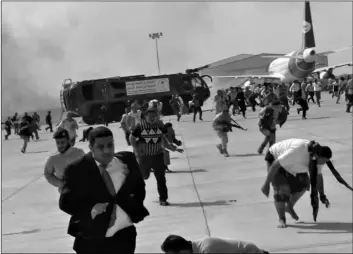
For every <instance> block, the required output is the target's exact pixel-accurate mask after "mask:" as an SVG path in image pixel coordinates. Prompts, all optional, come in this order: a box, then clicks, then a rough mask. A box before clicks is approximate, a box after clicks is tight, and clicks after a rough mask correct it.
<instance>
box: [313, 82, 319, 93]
mask: <svg viewBox="0 0 353 254" xmlns="http://www.w3.org/2000/svg"><path fill="white" fill-rule="evenodd" d="M313 85H314V91H315V92H320V91H321V84H320V82H317V83H315V82H314V83H313Z"/></svg>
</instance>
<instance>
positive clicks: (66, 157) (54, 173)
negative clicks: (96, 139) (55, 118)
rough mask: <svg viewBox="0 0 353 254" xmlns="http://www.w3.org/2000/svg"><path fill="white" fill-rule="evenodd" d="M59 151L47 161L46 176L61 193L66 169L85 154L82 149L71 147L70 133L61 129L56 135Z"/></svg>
mask: <svg viewBox="0 0 353 254" xmlns="http://www.w3.org/2000/svg"><path fill="white" fill-rule="evenodd" d="M53 138H54V139H55V143H56V147H57V149H58V151H57V152H56V153H54V154H52V155H50V157H49V158H48V159H47V161H46V163H45V166H44V176H45V179H47V181H48V183H50V184H51V185H53V186H54V187H57V188H58V190H59V192H61V188H62V187H63V186H64V180H63V179H64V173H65V169H66V168H67V166H68V165H70V164H71V163H72V162H74V161H76V160H78V159H80V158H82V157H83V156H84V155H85V152H84V151H83V150H82V149H81V148H76V147H71V145H70V137H69V133H68V131H67V130H65V129H59V130H57V131H56V132H55V133H54V136H53Z"/></svg>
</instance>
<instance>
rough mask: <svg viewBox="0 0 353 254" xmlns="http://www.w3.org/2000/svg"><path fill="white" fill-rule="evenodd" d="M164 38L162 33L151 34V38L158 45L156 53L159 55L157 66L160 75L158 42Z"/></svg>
mask: <svg viewBox="0 0 353 254" xmlns="http://www.w3.org/2000/svg"><path fill="white" fill-rule="evenodd" d="M162 36H163V34H162V33H151V34H149V37H150V38H151V39H152V40H154V41H155V43H156V53H157V66H158V75H161V68H160V65H159V53H158V40H159V39H160V38H161V37H162Z"/></svg>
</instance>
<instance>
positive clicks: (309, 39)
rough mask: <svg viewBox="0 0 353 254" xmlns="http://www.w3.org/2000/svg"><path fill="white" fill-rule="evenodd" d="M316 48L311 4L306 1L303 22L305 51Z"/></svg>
mask: <svg viewBox="0 0 353 254" xmlns="http://www.w3.org/2000/svg"><path fill="white" fill-rule="evenodd" d="M314 47H315V36H314V27H313V21H312V19H311V10H310V2H309V1H305V7H304V21H303V49H306V48H314Z"/></svg>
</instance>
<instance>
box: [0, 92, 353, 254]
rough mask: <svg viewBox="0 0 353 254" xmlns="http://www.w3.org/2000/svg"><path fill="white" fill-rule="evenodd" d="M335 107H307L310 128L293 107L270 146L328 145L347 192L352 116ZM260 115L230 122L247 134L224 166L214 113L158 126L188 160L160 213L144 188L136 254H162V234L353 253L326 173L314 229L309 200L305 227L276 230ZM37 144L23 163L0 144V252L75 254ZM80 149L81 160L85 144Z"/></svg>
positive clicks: (152, 191)
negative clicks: (286, 142)
mask: <svg viewBox="0 0 353 254" xmlns="http://www.w3.org/2000/svg"><path fill="white" fill-rule="evenodd" d="M341 103H342V104H339V105H337V104H335V101H334V100H332V99H331V96H329V95H328V94H324V95H323V102H322V106H321V108H318V107H317V105H313V104H310V105H309V107H310V111H309V112H308V116H307V118H308V119H307V120H301V116H299V115H297V113H296V110H295V108H292V109H291V111H290V117H289V120H288V121H287V123H286V124H285V125H284V126H283V127H282V128H281V129H279V130H278V134H277V140H283V139H287V138H293V137H295V138H307V139H314V140H316V141H318V142H320V143H322V144H325V145H329V146H330V147H331V148H332V150H333V163H334V165H335V166H336V168H337V169H338V171H339V172H340V174H341V175H342V176H343V178H344V179H345V180H346V181H347V182H348V183H349V184H350V185H352V115H351V114H347V113H345V112H344V111H345V105H344V104H343V102H341ZM258 112H259V109H258V110H257V112H256V113H253V112H250V111H248V119H245V120H244V119H242V117H241V116H237V117H236V119H239V120H238V122H239V123H240V124H241V125H242V126H244V127H247V128H248V129H249V130H248V131H247V132H244V131H241V130H237V129H236V130H234V132H233V133H230V135H229V136H230V144H229V153H230V157H228V158H225V157H223V156H222V155H220V154H219V153H218V151H217V149H216V147H215V145H216V144H217V143H218V139H217V137H216V135H215V133H214V132H213V130H212V128H211V121H212V119H213V117H214V113H211V112H205V113H204V117H203V119H204V121H203V122H196V123H193V122H192V121H191V115H189V116H183V117H182V120H181V121H180V122H176V119H175V117H165V118H164V121H165V122H166V121H167V120H170V119H171V121H172V122H173V124H174V128H175V130H176V133H177V135H178V138H179V139H181V140H182V141H183V143H184V144H183V146H184V148H185V153H184V154H179V153H171V158H172V160H171V161H172V165H171V166H170V169H171V170H173V171H174V173H170V174H167V184H168V188H169V196H170V198H169V201H170V203H171V206H169V207H161V206H159V204H158V202H157V201H158V195H157V190H156V188H157V187H156V181H155V179H154V176H153V175H151V178H150V179H149V180H147V187H146V188H147V197H146V200H145V205H146V207H147V208H148V209H149V211H150V213H151V215H150V216H149V217H147V218H146V219H145V221H143V222H142V223H140V224H138V225H137V232H138V237H137V248H136V253H139V252H145V253H146V252H154V253H156V252H161V249H160V245H161V243H162V241H163V240H164V238H165V237H166V236H167V235H168V234H180V235H182V236H184V237H186V238H190V239H191V240H193V239H197V238H201V237H203V236H207V235H211V236H217V237H227V238H236V239H240V240H249V241H253V242H255V243H256V244H257V245H258V246H259V247H261V248H263V249H265V250H268V251H270V252H273V253H276V252H278V253H280V252H281V253H285V252H287V253H294V252H296V253H298V252H311V253H319V252H320V253H323V252H330V253H343V252H346V253H351V252H352V192H351V191H350V190H348V189H346V187H344V186H343V185H341V184H339V183H338V182H337V181H336V179H335V178H334V177H333V175H332V174H331V172H330V171H329V169H328V168H327V167H325V169H324V181H325V190H326V194H327V197H328V199H329V200H330V202H331V207H330V208H329V209H326V208H325V207H323V206H322V205H321V204H320V213H319V217H318V222H317V223H314V222H313V219H312V209H311V206H310V198H309V194H308V193H306V194H305V196H304V197H303V199H302V200H301V201H299V203H298V204H297V206H296V211H297V212H298V214H299V216H300V218H301V220H303V221H304V224H298V225H295V224H294V223H293V221H292V220H291V219H288V224H289V227H288V228H286V229H277V228H276V224H277V216H276V212H275V209H274V206H273V201H272V200H273V198H272V190H271V194H270V195H271V197H270V198H269V199H267V198H266V197H265V196H263V194H262V193H261V191H260V188H261V185H262V183H263V181H264V179H265V174H266V167H265V162H264V158H263V155H262V156H261V155H258V154H257V153H256V150H257V147H258V145H259V143H260V142H261V140H262V138H263V137H262V135H261V134H260V133H259V132H258V129H257V113H258ZM109 127H110V128H111V129H112V130H113V131H114V135H115V140H116V150H117V151H119V150H131V148H128V147H127V146H126V143H125V140H124V136H123V132H122V131H121V129H119V128H118V124H112V125H110V126H109ZM83 128H86V127H81V128H80V131H79V137H80V138H81V135H82V129H83ZM40 137H41V140H40V141H38V142H32V141H31V142H30V143H29V146H28V149H27V153H26V154H22V153H21V152H20V148H21V146H22V140H20V139H19V138H18V137H17V136H16V137H14V136H11V137H10V139H9V140H8V141H3V145H2V251H3V252H7V253H14V252H17V253H23V252H27V253H30V252H36V253H44V252H46V253H48V252H56V253H58V252H66V253H67V252H73V250H72V242H73V239H72V237H70V236H69V235H67V233H66V231H67V225H68V220H69V216H68V215H67V214H65V213H64V212H62V211H61V210H59V208H58V197H59V193H58V191H57V190H56V189H55V188H54V187H53V186H51V185H50V184H49V183H47V182H46V180H45V178H44V176H43V167H44V163H45V160H46V158H47V157H48V156H49V154H50V152H52V151H54V150H55V145H54V141H53V140H52V134H51V133H45V132H42V133H40ZM2 138H3V136H2ZM77 146H78V147H81V148H83V149H84V150H85V151H88V145H87V143H78V145H77Z"/></svg>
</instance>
